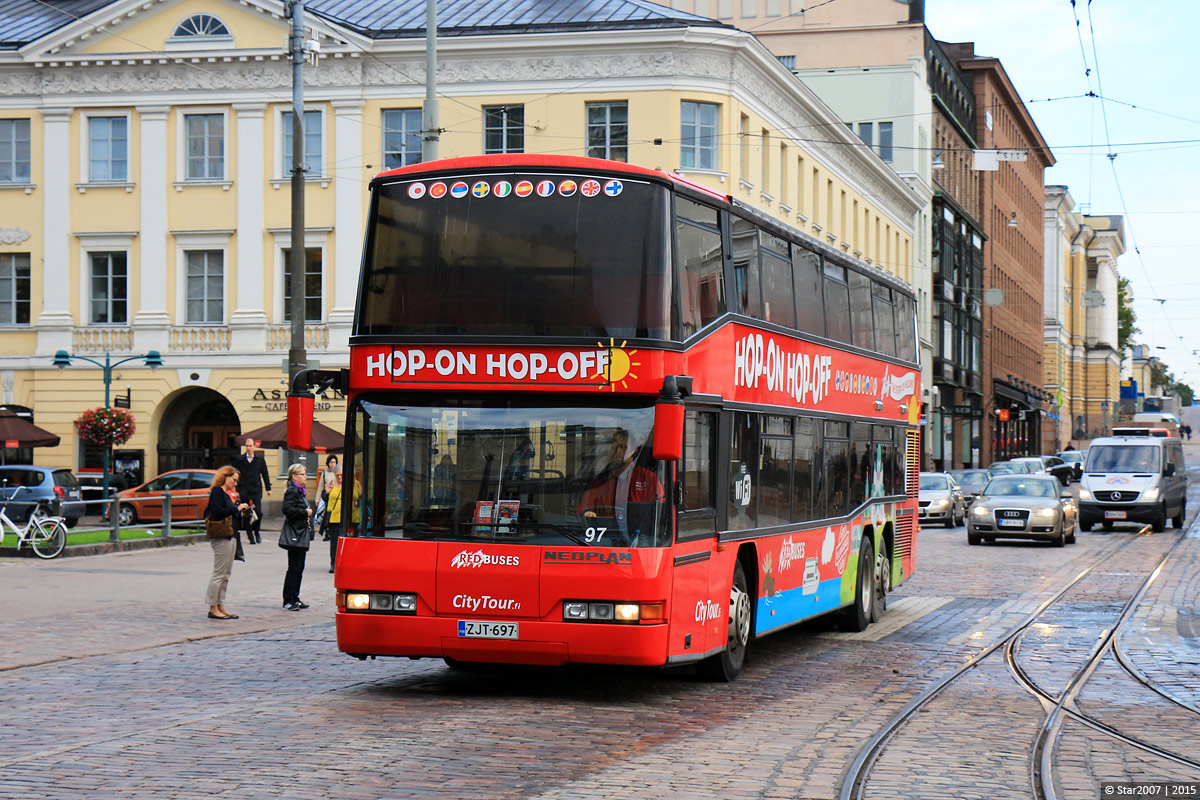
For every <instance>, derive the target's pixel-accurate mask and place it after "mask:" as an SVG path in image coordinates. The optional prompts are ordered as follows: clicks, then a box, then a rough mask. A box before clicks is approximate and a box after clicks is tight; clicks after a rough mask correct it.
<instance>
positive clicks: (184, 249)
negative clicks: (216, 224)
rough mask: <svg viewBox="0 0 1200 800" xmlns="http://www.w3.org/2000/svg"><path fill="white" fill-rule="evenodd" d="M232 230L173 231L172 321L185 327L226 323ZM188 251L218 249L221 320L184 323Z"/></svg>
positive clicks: (185, 319)
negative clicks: (221, 270)
mask: <svg viewBox="0 0 1200 800" xmlns="http://www.w3.org/2000/svg"><path fill="white" fill-rule="evenodd" d="M232 235H233V231H197V232H195V233H176V234H175V320H176V324H177V325H186V326H187V327H189V328H193V327H195V328H211V327H214V326H221V325H228V324H229V302H230V300H229V285H230V269H231V264H230V261H229V252H230V249H229V240H230V237H231V236H232ZM191 250H220V251H221V253H222V256H221V258H222V262H223V264H224V287H223V290H222V293H221V315H222V321H221V322H188V319H187V254H188V252H189V251H191Z"/></svg>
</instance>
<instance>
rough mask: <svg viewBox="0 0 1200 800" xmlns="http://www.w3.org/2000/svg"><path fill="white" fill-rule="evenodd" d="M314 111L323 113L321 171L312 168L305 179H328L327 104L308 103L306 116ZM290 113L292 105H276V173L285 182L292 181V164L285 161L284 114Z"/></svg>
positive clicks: (305, 108) (305, 110)
mask: <svg viewBox="0 0 1200 800" xmlns="http://www.w3.org/2000/svg"><path fill="white" fill-rule="evenodd" d="M312 111H316V112H318V113H319V114H320V115H321V171H320V172H313V171H311V170H310V171H309V172H307V173H306V174H305V176H304V180H306V181H328V180H329V178H328V176H327V175H326V171H327V168H328V165H329V137H328V136H326V135H325V134H326V125H325V106H323V105H311V106H307V105H306V106H305V107H304V113H305V115H306V116H307V115H308V113H309V112H312ZM290 113H292V107H291V106H290V105H288V106H276V107H275V153H276V156H275V170H276V173H275V174H276V175H278V176H279V177H278V178H277V180H280V181H284V182H288V181H291V179H292V165H291V164H285V163H283V162H284V152H283V120H284V115H285V114H290ZM307 132H308V131H307V129H306V130H305V133H307Z"/></svg>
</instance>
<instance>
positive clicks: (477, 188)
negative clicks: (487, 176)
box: [471, 181, 492, 197]
mask: <svg viewBox="0 0 1200 800" xmlns="http://www.w3.org/2000/svg"><path fill="white" fill-rule="evenodd" d="M491 190H492V186H491V184H490V183H488V182H487V181H477V182H476V183H475V185H474V186H472V187H471V194H473V195H475V196H476V197H487V196H488V192H490V191H491Z"/></svg>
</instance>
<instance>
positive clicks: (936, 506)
mask: <svg viewBox="0 0 1200 800" xmlns="http://www.w3.org/2000/svg"><path fill="white" fill-rule="evenodd" d="M948 505H950V501H949V500H947V499H946V498H945V497H943V498H942V499H941V500H934V501H933V502H932V503H930V504H929V507H930V508H933V509H940V508H945V507H946V506H948Z"/></svg>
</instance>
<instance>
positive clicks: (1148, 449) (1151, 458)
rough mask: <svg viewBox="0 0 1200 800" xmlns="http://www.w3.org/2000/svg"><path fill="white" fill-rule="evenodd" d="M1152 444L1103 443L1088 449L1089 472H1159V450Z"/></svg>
mask: <svg viewBox="0 0 1200 800" xmlns="http://www.w3.org/2000/svg"><path fill="white" fill-rule="evenodd" d="M1160 449H1161V448H1158V447H1152V446H1150V445H1144V444H1135V445H1101V446H1100V447H1093V448H1091V449H1090V450H1088V460H1087V471H1088V472H1157V471H1158V452H1159V450H1160Z"/></svg>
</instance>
